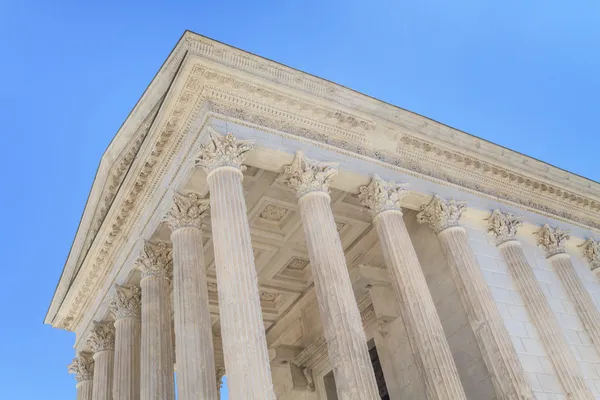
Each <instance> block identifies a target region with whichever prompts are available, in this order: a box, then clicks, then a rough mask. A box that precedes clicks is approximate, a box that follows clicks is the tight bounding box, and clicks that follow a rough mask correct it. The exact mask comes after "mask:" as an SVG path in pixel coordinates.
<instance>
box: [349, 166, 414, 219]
mask: <svg viewBox="0 0 600 400" xmlns="http://www.w3.org/2000/svg"><path fill="white" fill-rule="evenodd" d="M359 191H360V192H359V194H358V199H359V200H360V203H361V204H362V206H363V207H364V208H366V209H367V210H368V211H369V212H370V213H371V215H373V217H375V216H377V215H378V214H380V213H382V212H384V211H389V210H398V211H401V206H400V201H401V200H402V198H403V197H404V196H406V195H407V194H408V193H410V191H409V190H407V189H406V185H403V184H398V183H395V182H387V181H384V180H383V179H381V178H380V177H379V176H378V175H377V174H374V175H373V179H371V183H369V184H368V185H365V186H361V187H360V189H359Z"/></svg>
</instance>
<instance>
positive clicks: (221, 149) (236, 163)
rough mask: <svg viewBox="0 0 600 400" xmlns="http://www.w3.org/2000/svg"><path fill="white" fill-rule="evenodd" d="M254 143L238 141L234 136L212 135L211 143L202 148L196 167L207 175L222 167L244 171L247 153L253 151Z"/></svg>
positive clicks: (197, 157) (229, 134)
mask: <svg viewBox="0 0 600 400" xmlns="http://www.w3.org/2000/svg"><path fill="white" fill-rule="evenodd" d="M253 147H254V143H253V142H252V141H250V140H237V139H236V138H235V136H233V134H231V133H228V134H227V135H226V136H221V135H218V134H217V133H212V134H211V137H210V141H209V142H208V143H206V144H205V145H204V146H202V148H201V150H200V152H199V153H198V155H197V156H196V166H197V167H200V168H202V169H204V171H206V173H209V172H210V171H213V170H215V169H217V168H220V167H233V168H237V169H239V170H241V171H244V169H245V167H244V166H243V165H242V163H243V162H244V160H245V159H246V153H247V152H249V151H250V150H252V148H253Z"/></svg>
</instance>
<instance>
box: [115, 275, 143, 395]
mask: <svg viewBox="0 0 600 400" xmlns="http://www.w3.org/2000/svg"><path fill="white" fill-rule="evenodd" d="M141 305H142V290H141V288H140V287H139V286H120V285H115V295H114V296H113V302H112V307H111V308H112V312H113V314H114V315H115V318H116V320H115V361H114V363H115V364H114V378H113V395H114V399H115V400H116V399H119V400H138V399H139V398H140V341H141V322H140V318H141Z"/></svg>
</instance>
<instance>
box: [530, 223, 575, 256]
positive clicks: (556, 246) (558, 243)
mask: <svg viewBox="0 0 600 400" xmlns="http://www.w3.org/2000/svg"><path fill="white" fill-rule="evenodd" d="M536 235H537V244H538V246H540V247H541V248H543V249H544V250H545V251H546V257H547V258H550V257H552V256H555V255H557V254H561V253H564V252H565V242H566V241H567V240H568V239H569V237H570V236H569V233H568V232H565V231H563V230H562V229H561V228H560V227H556V228H551V227H550V225H548V224H546V225H544V226H543V227H542V229H540V230H539V231H538V232H537V233H536Z"/></svg>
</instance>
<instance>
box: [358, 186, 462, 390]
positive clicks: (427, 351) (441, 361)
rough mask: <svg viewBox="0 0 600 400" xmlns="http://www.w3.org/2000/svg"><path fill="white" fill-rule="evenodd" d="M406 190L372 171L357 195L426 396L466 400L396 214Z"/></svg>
mask: <svg viewBox="0 0 600 400" xmlns="http://www.w3.org/2000/svg"><path fill="white" fill-rule="evenodd" d="M405 194H406V190H405V189H403V188H402V187H401V186H400V185H397V184H394V183H393V182H385V181H383V180H382V179H381V178H379V177H378V176H377V175H375V176H374V177H373V179H372V180H371V183H370V184H369V185H368V186H362V187H361V189H360V194H359V199H360V200H361V203H362V205H363V206H364V207H365V208H366V209H367V210H369V211H370V212H371V214H372V215H373V223H374V224H375V227H376V229H377V233H378V236H379V241H380V243H381V247H382V250H383V254H384V257H385V260H386V264H387V267H388V271H389V273H390V278H391V283H392V286H393V288H394V291H395V293H396V296H397V298H398V300H399V304H400V312H401V315H402V319H403V320H404V324H405V327H406V331H407V332H408V337H409V341H410V343H411V348H412V352H413V354H414V356H415V358H416V360H417V365H418V366H419V372H420V374H421V376H422V378H423V380H424V381H425V390H426V393H427V398H429V399H446V400H452V399H466V396H465V393H464V390H463V387H462V384H461V382H460V377H459V375H458V371H457V370H456V365H455V364H454V360H453V358H452V354H451V353H450V348H449V346H448V342H447V340H446V335H445V334H444V329H443V328H442V324H441V322H440V319H439V316H438V313H437V310H436V308H435V304H434V303H433V299H432V298H431V293H430V292H429V288H428V287H427V282H426V281H425V276H424V275H423V270H422V269H421V265H420V264H419V259H418V258H417V254H416V252H415V249H414V248H413V246H412V243H411V240H410V236H409V235H408V231H407V229H406V226H405V224H404V220H403V218H402V211H401V207H400V201H401V199H402V197H403V196H404V195H405Z"/></svg>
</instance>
